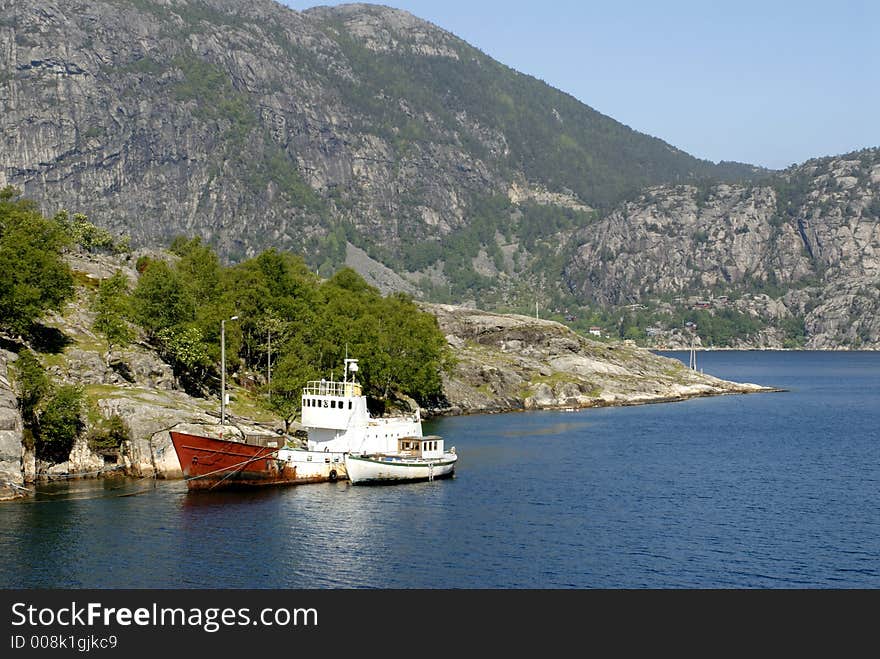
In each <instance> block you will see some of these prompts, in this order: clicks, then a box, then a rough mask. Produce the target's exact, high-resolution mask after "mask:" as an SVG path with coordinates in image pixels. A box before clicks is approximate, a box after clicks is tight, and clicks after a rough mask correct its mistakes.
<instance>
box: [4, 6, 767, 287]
mask: <svg viewBox="0 0 880 659" xmlns="http://www.w3.org/2000/svg"><path fill="white" fill-rule="evenodd" d="M0 109H2V112H0V185H3V184H6V183H9V184H14V185H16V186H19V187H21V188H23V189H24V191H25V194H26V195H27V196H29V197H32V198H36V199H39V200H40V201H41V202H42V203H43V205H44V210H46V211H47V212H54V211H55V210H56V209H57V208H59V207H68V208H71V209H72V210H76V211H80V212H83V213H86V214H87V215H89V217H90V218H91V219H92V220H93V221H94V222H96V223H98V224H100V225H102V226H105V227H108V228H111V229H113V230H115V231H117V232H120V233H129V234H131V236H132V238H133V241H134V245H135V246H138V245H147V244H149V245H157V244H167V241H168V239H169V238H170V237H172V236H174V235H178V234H189V235H198V236H201V237H202V238H203V239H205V240H206V241H208V242H210V243H212V244H213V245H214V246H215V247H217V249H218V250H219V251H220V252H221V253H222V254H223V255H225V256H226V257H228V258H232V259H237V258H240V257H244V256H248V255H253V254H254V253H256V252H258V251H260V250H261V249H263V248H265V247H268V246H278V247H281V248H292V249H296V250H301V251H304V252H305V254H306V256H307V258H308V259H309V260H310V262H311V263H312V265H313V266H315V267H318V266H322V265H324V267H325V268H328V269H329V267H330V265H331V264H332V265H338V264H340V263H342V262H343V261H344V259H345V257H346V248H347V244H348V243H351V244H353V245H355V246H356V247H361V248H365V249H368V250H369V252H370V254H371V256H372V257H374V258H376V259H379V260H380V261H383V262H384V263H385V265H390V266H392V267H393V268H394V269H395V270H397V271H398V273H399V274H405V273H406V272H407V271H411V273H410V277H411V279H412V281H413V282H415V283H419V282H421V281H422V280H426V282H432V283H437V284H438V285H442V286H446V287H447V290H448V286H449V285H450V283H451V284H452V286H453V289H455V290H461V291H463V290H466V289H467V287H468V284H469V283H471V280H473V279H474V278H475V277H477V276H478V275H479V274H480V273H481V272H482V273H485V272H486V269H485V268H482V269H481V268H480V266H479V264H475V263H474V259H476V258H477V257H478V255H479V253H480V251H481V250H482V251H483V252H484V253H485V254H488V256H489V257H490V259H491V258H493V255H496V254H497V255H498V258H495V262H496V264H497V265H498V266H500V269H501V270H502V271H504V273H505V274H507V275H511V276H513V277H514V278H518V277H519V276H520V275H522V273H523V272H525V270H526V266H527V265H528V264H529V263H531V261H532V260H533V259H534V258H535V257H536V250H535V246H534V244H532V242H531V238H532V237H534V234H535V233H538V234H541V232H543V231H545V230H547V231H548V232H549V234H551V235H552V234H555V233H556V232H557V230H558V228H557V227H555V226H554V225H553V223H550V225H549V226H546V224H547V223H545V222H543V221H542V219H541V217H540V213H539V211H540V208H546V207H550V208H554V209H561V210H559V212H562V211H565V212H575V213H577V214H578V215H577V216H576V217H575V219H574V220H573V221H574V222H577V221H581V220H585V219H588V218H589V217H591V216H590V211H591V209H592V208H598V207H607V206H610V205H611V204H613V203H614V202H615V201H617V200H619V199H620V198H621V196H622V195H624V194H627V193H629V192H631V191H632V190H635V189H638V188H639V187H640V186H643V185H646V184H651V183H661V182H675V181H687V180H694V179H695V178H696V177H701V176H717V177H720V178H722V179H724V178H734V179H735V178H739V177H742V176H749V175H753V174H760V173H761V172H760V171H759V170H758V169H757V168H754V167H750V166H746V165H737V164H734V163H723V164H721V165H715V164H713V163H710V162H707V161H703V160H699V159H697V158H693V157H691V156H689V155H688V154H686V153H683V152H682V151H680V150H678V149H675V148H674V147H672V146H670V145H668V144H666V143H664V142H662V141H661V140H658V139H656V138H652V137H649V136H647V135H644V134H641V133H638V132H636V131H634V130H632V129H630V128H628V127H626V126H623V125H622V124H620V123H618V122H616V121H614V120H613V119H611V118H609V117H606V116H604V115H601V114H600V113H598V112H596V111H594V110H592V109H591V108H589V107H587V106H586V105H584V104H582V103H580V102H578V101H576V100H575V99H573V98H572V97H570V96H568V95H567V94H564V93H562V92H560V91H558V90H555V89H553V88H551V87H549V86H548V85H546V84H544V83H542V82H540V81H538V80H536V79H534V78H531V77H529V76H525V75H522V74H519V73H517V72H515V71H513V70H511V69H509V68H507V67H505V66H503V65H502V64H499V63H498V62H495V61H494V60H492V59H491V58H489V57H487V56H486V55H484V54H483V53H481V52H479V51H478V50H477V49H475V48H473V47H471V46H469V45H468V44H467V43H465V42H463V41H462V40H460V39H458V38H457V37H455V36H454V35H452V34H450V33H448V32H445V31H443V30H441V29H439V28H437V27H436V26H434V25H431V24H430V23H427V22H425V21H422V20H420V19H418V18H416V17H414V16H412V15H410V14H408V13H406V12H403V11H398V10H394V9H390V8H387V7H381V6H371V5H346V6H339V7H333V8H327V7H322V8H316V9H313V10H309V11H307V12H296V11H293V10H291V9H288V8H286V7H284V6H281V5H279V4H277V3H275V2H273V1H271V0H252V1H248V2H244V1H242V0H75V1H74V2H66V1H65V2H60V1H58V0H14V1H12V0H0ZM487 199H488V200H495V203H494V204H491V203H487ZM498 200H502V201H505V202H506V203H501V204H499V203H498ZM535 206H537V207H540V208H538V209H535V208H534V207H535ZM511 227H513V231H511ZM566 228H570V227H566ZM496 234H499V235H500V234H504V235H505V238H504V239H503V240H504V245H503V246H501V247H499V243H498V240H497V239H496V238H497V236H496ZM432 245H433V247H434V248H436V249H434V250H433V251H432V250H430V249H428V250H427V251H426V250H425V248H426V247H431V246H432ZM462 248H464V249H462ZM504 250H507V252H505V254H506V256H507V257H511V258H507V260H506V261H505V258H502V257H501V251H504ZM462 251H464V252H466V254H462ZM450 252H455V255H456V256H464V259H458V261H461V262H460V263H459V262H458V261H456V262H455V263H452V261H453V259H452V258H451V257H450V256H449V253H450ZM514 255H515V256H517V261H516V263H514V262H513V260H512V257H513V256H514ZM429 256H430V258H429ZM505 264H507V265H505ZM432 267H433V269H432ZM493 267H494V266H493ZM497 270H498V268H496V270H495V271H492V270H490V271H489V272H490V274H491V275H492V276H490V277H489V279H490V283H493V284H494V283H497V279H498V272H497ZM425 285H426V286H427V285H429V284H428V283H426V284H425Z"/></svg>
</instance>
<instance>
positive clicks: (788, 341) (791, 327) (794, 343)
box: [774, 316, 807, 348]
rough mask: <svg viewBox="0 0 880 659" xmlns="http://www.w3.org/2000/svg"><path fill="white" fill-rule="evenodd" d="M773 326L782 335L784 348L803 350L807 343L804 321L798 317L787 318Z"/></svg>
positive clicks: (777, 321) (781, 319)
mask: <svg viewBox="0 0 880 659" xmlns="http://www.w3.org/2000/svg"><path fill="white" fill-rule="evenodd" d="M774 325H775V326H776V327H778V328H779V329H781V330H782V331H783V334H784V338H783V340H782V343H783V347H784V348H803V347H804V344H805V343H806V341H807V330H806V327H805V326H804V319H803V318H802V317H800V316H788V317H787V318H780V319H778V320H776V321H775V323H774Z"/></svg>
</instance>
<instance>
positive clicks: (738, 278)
mask: <svg viewBox="0 0 880 659" xmlns="http://www.w3.org/2000/svg"><path fill="white" fill-rule="evenodd" d="M573 244H574V245H575V247H574V248H573V250H572V256H571V258H570V260H569V261H568V263H567V264H566V267H565V277H564V279H565V285H567V286H568V288H569V290H570V291H571V292H572V293H573V294H574V295H575V297H576V298H577V299H579V300H580V301H581V302H582V303H584V304H593V305H596V306H599V307H603V308H606V309H607V308H617V309H621V308H626V307H628V306H632V307H633V308H636V309H639V311H640V313H641V315H642V320H643V321H645V324H647V323H654V325H653V326H654V327H655V328H656V329H659V330H661V332H660V335H662V334H663V331H665V330H669V329H671V328H672V327H673V326H680V325H681V324H682V320H683V319H684V318H685V317H687V316H688V314H690V320H691V321H696V320H697V319H696V316H695V311H697V310H699V314H700V315H701V320H702V323H703V324H706V325H707V328H708V329H710V330H712V331H713V332H714V333H717V334H718V335H719V338H721V339H724V338H725V337H724V336H722V335H723V333H724V328H723V327H713V324H714V325H719V323H721V322H722V321H727V322H728V324H733V325H737V324H738V325H739V331H737V332H734V333H733V334H732V335H731V336H729V337H727V338H728V339H729V340H728V341H724V340H722V341H721V344H722V345H739V346H741V347H777V348H778V347H807V348H815V349H825V348H835V347H841V346H843V347H851V348H875V349H876V348H880V148H871V149H864V150H862V151H858V152H855V153H850V154H846V155H842V156H834V157H826V158H816V159H813V160H810V161H808V162H806V163H803V164H801V165H797V166H793V167H790V168H789V169H786V170H785V171H784V172H780V173H778V174H777V175H775V176H773V177H771V178H769V179H767V180H766V181H762V182H760V183H754V184H748V185H727V184H714V185H710V184H704V185H700V186H694V185H675V186H653V187H649V188H648V189H647V190H645V191H644V192H643V193H642V194H641V195H640V196H639V197H638V198H636V199H633V200H631V201H628V202H626V203H623V204H621V205H620V206H619V207H617V208H616V209H615V210H614V211H613V212H611V213H610V214H608V215H607V216H606V217H605V218H603V219H602V220H600V221H599V222H597V223H596V224H594V225H592V226H590V227H588V228H586V229H583V230H581V231H580V232H579V233H578V234H577V235H576V236H575V237H574V238H573ZM697 325H698V332H699V326H700V323H697ZM703 334H704V336H703V338H705V333H703ZM641 336H642V337H644V334H643V333H642V334H641Z"/></svg>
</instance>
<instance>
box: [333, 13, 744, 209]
mask: <svg viewBox="0 0 880 659" xmlns="http://www.w3.org/2000/svg"><path fill="white" fill-rule="evenodd" d="M326 26H327V28H328V29H327V30H326V33H327V35H328V37H330V38H331V39H333V40H335V41H336V42H337V43H338V44H339V46H340V47H341V49H342V51H343V52H344V54H345V56H346V59H347V62H348V64H349V65H350V66H351V68H352V69H353V70H354V71H355V74H356V79H357V80H358V83H357V84H351V82H350V80H349V79H342V78H340V79H339V80H338V84H337V85H336V87H337V89H338V90H339V93H340V94H341V96H342V98H343V100H344V101H345V103H346V105H348V106H349V107H352V108H354V109H355V110H357V112H358V114H359V115H361V116H362V117H363V122H362V125H360V126H358V127H359V128H361V129H363V130H367V131H370V132H375V133H377V134H378V135H380V136H382V137H385V138H386V139H389V140H390V141H391V142H392V144H394V145H395V147H396V149H397V151H398V153H404V152H405V151H406V150H407V149H408V148H409V147H410V145H411V144H413V143H415V142H420V141H424V140H431V141H433V142H439V143H443V142H453V141H455V140H454V138H453V136H456V137H457V138H458V140H460V141H461V142H463V143H464V145H465V147H466V148H467V149H468V150H469V151H470V152H471V153H473V154H474V155H475V156H477V157H480V158H487V157H488V153H487V151H486V147H485V146H484V144H483V143H482V142H481V141H480V139H479V137H478V136H477V135H476V134H472V133H471V132H470V130H469V129H468V128H466V127H463V126H462V124H461V122H460V121H459V120H458V118H457V115H458V113H459V112H460V111H461V110H462V109H466V110H467V116H468V119H469V120H474V121H476V122H477V123H478V124H479V125H480V126H482V127H484V128H489V129H494V130H497V131H500V132H502V133H503V134H504V136H505V138H506V144H507V145H508V147H509V155H508V156H507V157H506V158H504V159H503V160H502V161H500V162H497V165H498V166H499V167H500V168H501V169H502V170H504V169H508V170H513V169H521V170H522V171H524V172H525V174H526V176H527V177H528V179H529V180H532V181H540V182H541V183H543V184H545V185H546V186H547V187H549V188H550V189H561V188H564V187H566V188H569V189H571V190H573V191H574V192H575V193H577V194H578V195H579V196H580V197H581V198H582V199H584V200H586V201H587V202H588V203H589V204H591V205H592V206H595V207H599V208H608V207H610V206H611V205H613V203H615V202H616V201H619V200H620V199H621V198H623V197H625V196H626V195H628V194H631V193H632V192H633V191H634V190H636V189H638V188H640V187H644V186H645V185H647V184H649V183H657V182H661V181H662V182H675V181H685V180H692V179H693V178H694V177H706V176H708V177H712V178H718V179H725V180H731V179H740V178H747V177H751V176H754V175H758V174H760V172H758V171H756V170H755V168H753V167H750V166H747V165H738V164H737V163H724V166H716V165H714V164H713V163H710V162H708V161H704V160H698V159H697V158H693V157H692V156H689V155H687V154H686V153H683V152H681V151H679V150H677V149H675V148H672V147H670V146H669V145H668V144H666V143H665V142H663V141H662V140H659V139H656V138H653V137H650V136H648V135H644V134H642V133H638V132H636V131H634V130H632V129H630V128H628V127H627V126H624V125H622V124H620V123H618V122H616V121H614V120H613V119H611V118H609V117H606V116H604V115H602V114H600V113H599V112H596V111H595V110H593V109H592V108H589V107H587V106H585V105H584V104H582V103H581V102H580V101H578V100H577V99H575V98H573V97H572V96H570V95H568V94H565V93H563V92H560V91H559V90H556V89H553V88H552V87H550V86H549V85H547V84H545V83H544V82H542V81H540V80H537V79H535V78H533V77H531V76H527V75H523V74H521V73H517V72H516V71H514V70H512V69H510V68H508V67H506V66H504V65H503V64H499V63H498V62H495V61H494V60H492V59H490V58H489V57H487V56H485V55H484V54H483V53H481V52H479V51H478V50H476V49H474V48H472V47H470V46H468V45H467V44H465V43H463V42H457V43H454V44H453V45H452V47H453V48H455V49H456V50H457V52H458V55H459V57H458V59H453V58H451V57H420V56H412V55H410V54H409V53H405V52H382V53H377V52H376V51H373V50H369V49H367V48H366V47H365V46H364V45H363V44H362V43H361V42H359V41H358V40H356V39H354V38H352V37H351V36H350V35H349V34H348V32H347V31H346V27H345V25H344V24H343V23H342V22H341V21H336V20H333V19H328V21H327V23H326ZM388 98H391V99H393V101H392V102H388V100H387V99H388ZM397 99H405V100H406V103H407V105H408V106H409V108H411V110H410V111H409V112H407V111H404V109H403V108H402V107H401V106H400V105H399V104H398V103H397V102H396V100H397ZM426 116H430V117H431V118H432V121H431V122H430V123H429V122H428V121H426V120H425V119H424V117H426Z"/></svg>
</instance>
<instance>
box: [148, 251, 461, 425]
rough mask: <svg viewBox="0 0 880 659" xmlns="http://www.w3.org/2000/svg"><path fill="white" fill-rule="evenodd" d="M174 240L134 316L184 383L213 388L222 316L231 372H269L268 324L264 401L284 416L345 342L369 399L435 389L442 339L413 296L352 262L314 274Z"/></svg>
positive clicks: (296, 263) (295, 262)
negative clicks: (380, 286) (226, 261)
mask: <svg viewBox="0 0 880 659" xmlns="http://www.w3.org/2000/svg"><path fill="white" fill-rule="evenodd" d="M172 249H173V251H174V252H175V253H176V254H177V255H179V256H180V257H181V258H180V260H179V261H178V262H177V263H176V264H175V265H174V266H169V265H167V264H166V263H164V262H162V261H151V262H150V263H149V264H148V265H147V266H146V269H145V270H144V272H143V274H142V275H141V278H140V281H139V282H138V285H137V287H136V288H135V291H134V293H133V296H132V297H133V299H134V309H135V318H136V319H137V320H138V322H139V323H141V324H142V326H143V327H144V329H146V330H147V331H148V333H149V334H150V336H151V340H152V341H153V343H154V345H156V347H157V348H158V349H159V351H160V353H161V354H162V355H163V357H164V358H165V359H166V360H168V361H169V362H170V363H171V364H172V365H173V366H174V369H175V373H176V375H177V376H178V378H179V379H180V381H181V382H182V384H183V385H184V387H185V388H188V389H203V388H204V387H206V386H207V387H208V388H216V384H217V383H216V380H215V378H216V377H217V375H218V373H219V370H220V369H219V359H220V350H219V346H220V327H221V324H222V323H223V322H224V321H225V328H226V331H225V337H226V356H227V371H228V372H229V373H230V374H233V373H235V372H236V371H238V369H239V368H240V367H244V368H245V369H250V370H254V371H257V372H259V373H266V371H267V369H266V365H267V359H268V357H269V355H268V350H269V345H268V344H269V335H270V333H271V342H272V363H273V368H272V385H271V396H269V395H268V394H269V393H270V391H269V387H268V383H267V385H266V387H265V391H266V394H267V396H266V402H267V403H268V404H269V405H270V406H271V407H272V408H273V409H274V410H275V411H277V412H278V413H280V414H281V415H282V416H284V417H285V418H287V419H288V420H290V419H292V418H293V416H294V415H295V414H296V413H297V412H298V411H299V406H300V396H301V390H302V387H303V385H305V383H306V381H308V380H314V379H320V378H321V377H326V376H328V375H329V374H330V372H331V371H332V370H334V369H335V370H336V373H337V375H338V374H339V373H340V371H341V367H342V360H343V358H344V357H345V355H346V348H347V349H348V354H349V355H350V356H352V357H357V358H359V359H361V360H362V361H361V364H362V370H361V372H360V376H361V381H362V384H363V385H364V386H365V391H366V392H367V394H368V395H370V396H372V397H374V398H377V399H378V398H392V397H393V396H394V395H395V394H397V393H405V394H407V395H409V396H412V397H415V398H416V399H418V400H428V399H430V398H432V397H435V396H437V395H439V394H440V391H441V387H440V370H441V369H443V368H448V366H449V365H450V357H449V353H448V347H447V345H446V340H445V337H444V336H443V334H442V333H441V332H440V330H439V328H438V327H437V323H436V319H435V318H434V317H433V316H431V315H430V314H425V313H423V312H421V311H419V309H418V307H417V306H416V305H415V303H414V302H413V301H412V300H411V299H409V298H407V297H404V296H391V297H388V298H384V297H382V296H381V295H380V294H379V292H378V291H377V290H376V289H374V288H372V287H371V286H369V285H368V284H367V283H366V282H365V281H364V280H363V279H362V278H361V277H360V276H359V275H358V274H357V273H355V272H354V271H353V270H351V269H349V268H343V269H341V270H339V271H338V272H336V273H335V274H333V275H332V276H331V277H330V278H329V279H328V280H327V281H325V282H323V283H321V282H320V280H319V279H318V278H317V277H316V275H315V274H314V272H313V271H312V270H311V269H310V268H309V267H308V266H307V265H306V264H305V263H304V261H303V260H302V259H301V258H300V257H297V256H293V255H292V254H289V253H281V252H276V251H274V250H268V251H266V252H263V253H262V254H260V255H259V256H258V257H256V258H253V259H249V260H247V261H244V262H243V263H240V264H238V265H235V266H232V267H227V268H224V267H223V266H221V265H220V264H219V262H218V261H217V257H216V255H215V254H214V253H213V251H211V249H210V248H208V247H207V246H205V245H203V244H202V243H201V242H200V241H199V240H189V239H186V238H177V239H175V240H174V241H173V243H172ZM232 316H238V318H237V320H235V321H232V320H231V318H232Z"/></svg>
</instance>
